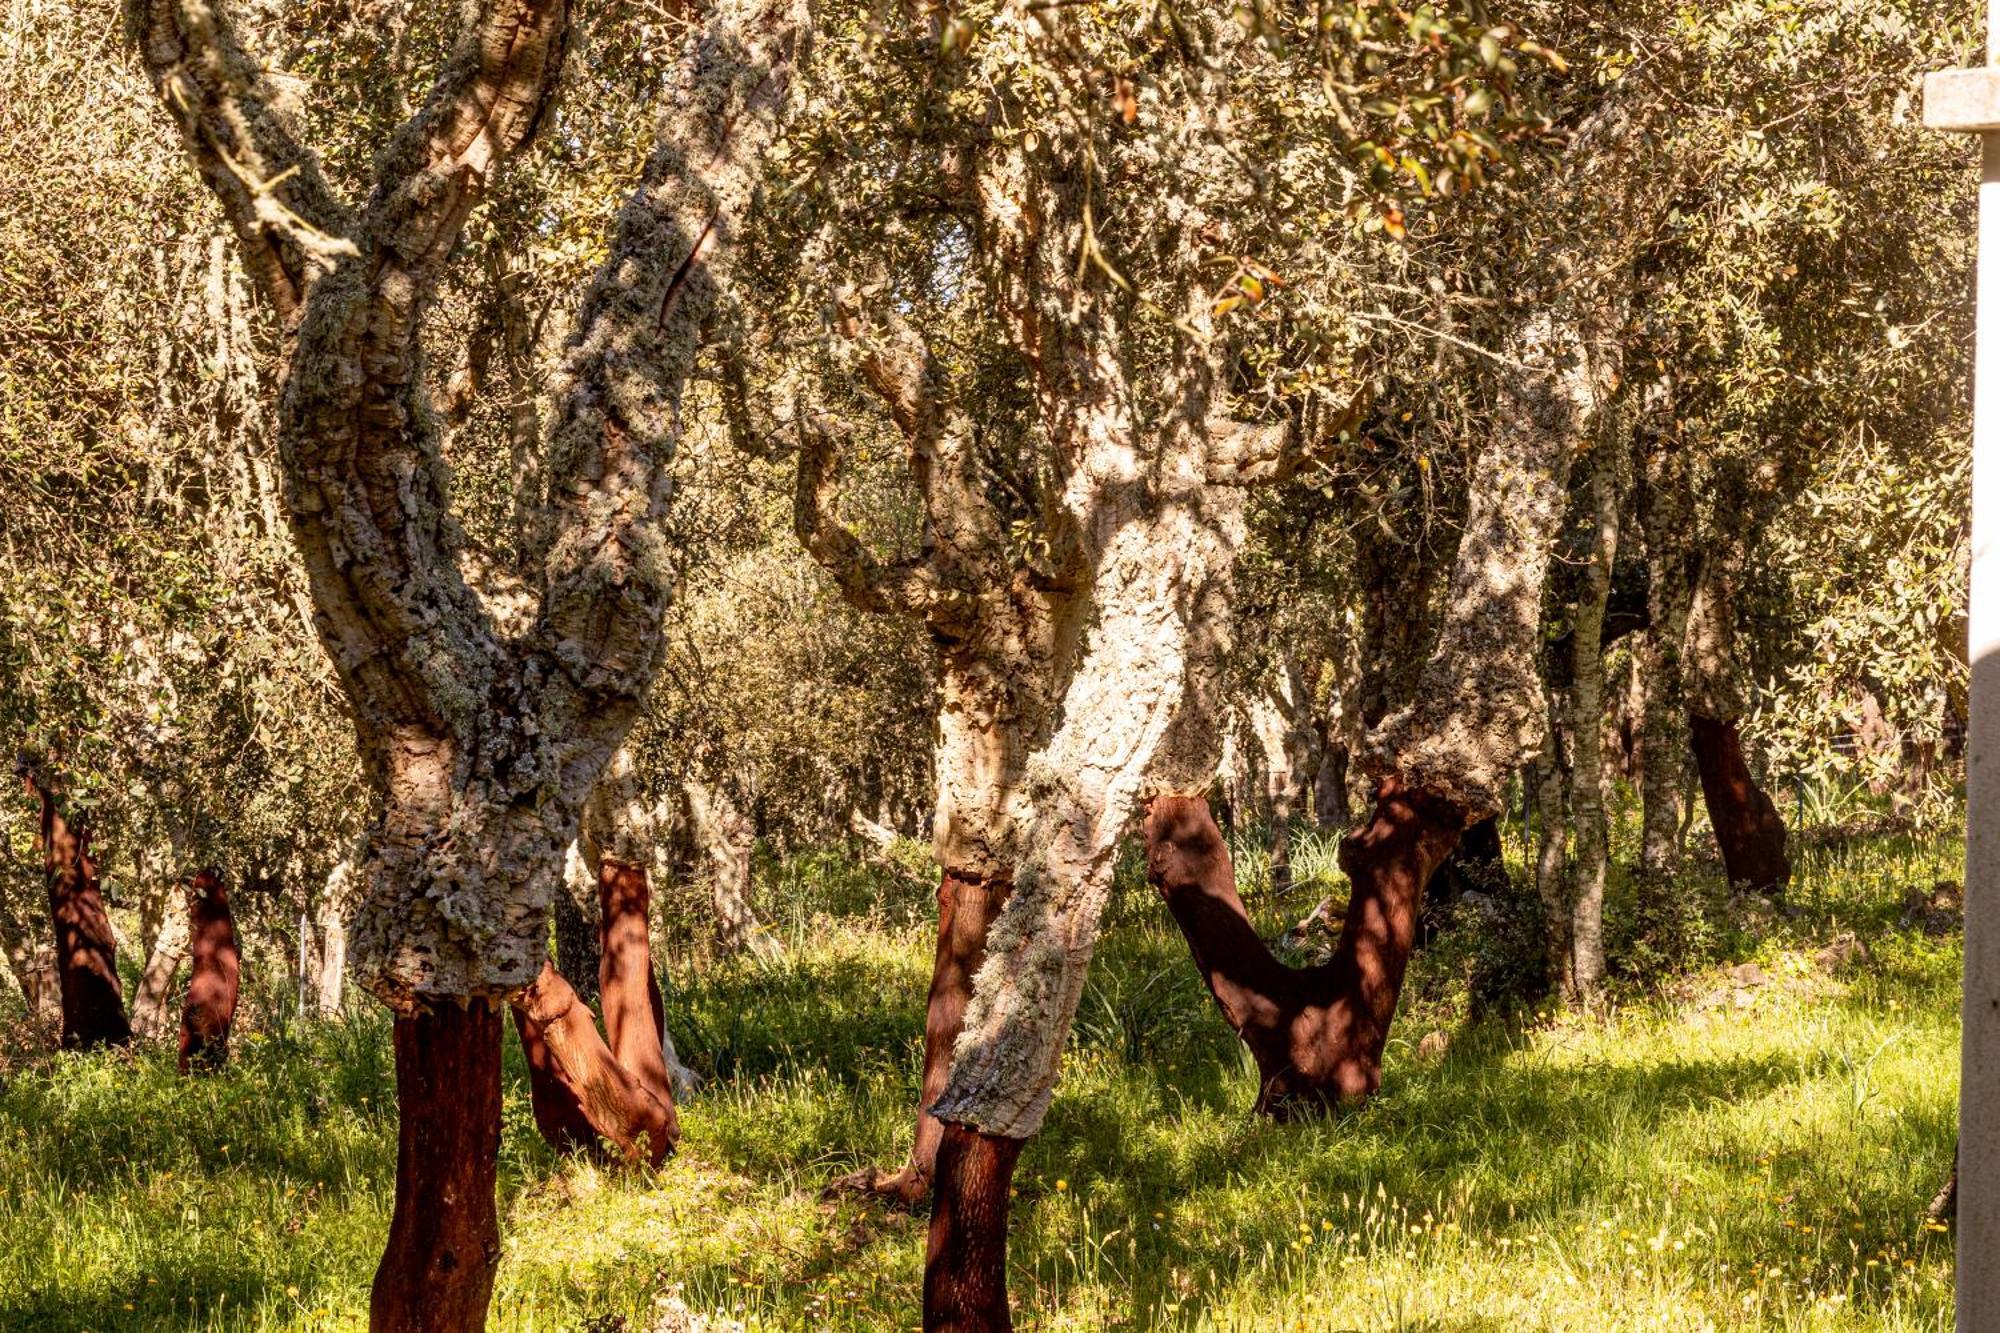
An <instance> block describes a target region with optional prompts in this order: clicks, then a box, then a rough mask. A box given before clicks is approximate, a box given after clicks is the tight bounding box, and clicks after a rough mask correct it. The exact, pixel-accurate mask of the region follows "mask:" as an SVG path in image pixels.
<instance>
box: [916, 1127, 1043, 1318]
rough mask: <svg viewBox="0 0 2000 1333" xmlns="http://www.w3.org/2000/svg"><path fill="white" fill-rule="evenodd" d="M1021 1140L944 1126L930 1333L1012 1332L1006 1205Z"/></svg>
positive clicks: (930, 1253)
mask: <svg viewBox="0 0 2000 1333" xmlns="http://www.w3.org/2000/svg"><path fill="white" fill-rule="evenodd" d="M1024 1142H1025V1141H1024V1140H1022V1139H1014V1138H1007V1137H1006V1136H1004V1135H1000V1134H982V1133H980V1132H979V1131H978V1130H976V1129H972V1128H969V1127H968V1126H965V1125H959V1124H946V1125H945V1126H944V1133H943V1136H942V1139H941V1141H940V1143H939V1145H938V1154H937V1170H938V1192H937V1201H936V1204H935V1206H934V1207H933V1208H932V1210H931V1225H930V1236H929V1240H928V1242H927V1243H926V1245H925V1248H924V1330H925V1333H1008V1330H1011V1329H1012V1328H1013V1327H1014V1320H1013V1316H1012V1315H1011V1314H1010V1313H1009V1311H1008V1309H1007V1200H1008V1197H1009V1195H1010V1193H1011V1191H1012V1186H1013V1183H1014V1167H1015V1165H1016V1164H1017V1163H1018V1162H1019V1161H1020V1158H1021V1147H1022V1144H1023V1143H1024Z"/></svg>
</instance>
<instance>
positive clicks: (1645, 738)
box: [1633, 429, 1694, 878]
mask: <svg viewBox="0 0 2000 1333" xmlns="http://www.w3.org/2000/svg"><path fill="white" fill-rule="evenodd" d="M1638 442H1639V446H1640V448H1639V451H1638V456H1639V485H1638V504H1637V505H1636V507H1635V508H1636V511H1637V513H1638V516H1639V525H1640V531H1641V533H1642V534H1643V535H1644V538H1645V543H1646V611H1647V621H1648V624H1647V626H1646V631H1645V633H1644V634H1643V635H1642V636H1641V637H1640V639H1639V641H1638V643H1637V645H1636V646H1635V647H1634V649H1633V666H1634V669H1635V670H1636V671H1637V673H1638V680H1639V689H1640V696H1641V704H1640V722H1639V805H1640V812H1641V813H1640V842H1639V868H1640V870H1641V871H1642V872H1643V873H1644V874H1646V875H1649V876H1652V877H1654V878H1664V877H1666V876H1668V875H1671V874H1672V873H1673V872H1674V871H1675V870H1676V869H1678V868H1679V865H1680V849H1681V834H1680V829H1681V820H1682V817H1683V815H1684V813H1685V811H1684V801H1683V797H1684V796H1685V794H1686V790H1687V766H1688V747H1689V740H1688V725H1687V703H1686V699H1685V693H1686V686H1685V683H1684V681H1683V679H1682V676H1683V672H1682V664H1681V654H1682V652H1683V650H1684V647H1685V644H1686V642H1687V631H1688V607H1689V599H1690V596H1691V593H1692V589H1691V587H1690V579H1689V561H1688V547H1689V545H1690V543H1691V542H1692V541H1693V534H1692V533H1691V532H1690V530H1689V529H1690V526H1691V524H1692V523H1693V519H1694V499H1693V496H1692V494H1691V492H1690V483H1689V481H1688V476H1687V464H1686V460H1685V458H1684V457H1683V456H1682V453H1681V447H1680V443H1679V441H1678V440H1677V439H1676V438H1675V436H1674V435H1673V434H1672V433H1671V432H1668V431H1654V430H1650V429H1642V430H1641V431H1640V433H1639V435H1638Z"/></svg>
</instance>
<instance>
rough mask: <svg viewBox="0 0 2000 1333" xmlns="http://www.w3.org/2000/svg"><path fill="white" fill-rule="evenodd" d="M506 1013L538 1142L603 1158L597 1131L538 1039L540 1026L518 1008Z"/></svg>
mask: <svg viewBox="0 0 2000 1333" xmlns="http://www.w3.org/2000/svg"><path fill="white" fill-rule="evenodd" d="M509 1012H511V1013H512V1014H513V1015H514V1034H515V1035H516V1036H517V1037H519V1038H520V1039H521V1055H522V1057H523V1058H524V1059H525V1060H526V1062H527V1066H528V1107H529V1109H530V1110H531V1111H532V1112H533V1113H534V1117H535V1128H536V1129H537V1130H539V1131H541V1135H542V1141H543V1142H544V1143H547V1144H548V1145H549V1147H551V1148H553V1149H555V1151H556V1152H557V1153H559V1154H561V1155H563V1156H565V1157H566V1156H568V1155H569V1154H571V1153H586V1154H588V1155H590V1156H592V1157H603V1156H604V1147H603V1145H602V1144H601V1143H599V1142H598V1140H597V1130H596V1129H595V1128H593V1127H592V1126H591V1123H590V1117H589V1116H587V1115H585V1114H584V1113H583V1100H582V1098H580V1097H578V1096H577V1094H576V1092H575V1090H574V1089H572V1088H571V1087H570V1086H569V1084H567V1083H565V1082H564V1081H563V1078H562V1074H561V1071H560V1070H559V1069H558V1068H557V1066H556V1061H555V1057H554V1056H553V1055H551V1054H550V1053H549V1044H548V1042H546V1041H545V1040H543V1039H542V1029H541V1025H540V1024H538V1023H536V1022H535V1021H534V1020H533V1019H531V1018H529V1017H528V1016H527V1014H525V1013H524V1012H522V1011H521V1009H519V1008H518V1007H514V1006H510V1007H509Z"/></svg>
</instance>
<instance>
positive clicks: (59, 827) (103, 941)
mask: <svg viewBox="0 0 2000 1333" xmlns="http://www.w3.org/2000/svg"><path fill="white" fill-rule="evenodd" d="M22 777H23V779H24V780H25V782H26V783H27V787H28V794H29V795H30V796H33V797H35V798H37V799H38V800H40V801H41V804H42V817H41V841H42V869H43V871H44V873H45V874H46V876H47V880H48V891H49V918H50V920H52V921H53V922H54V923H55V934H56V979H57V984H58V987H59V988H60V990H61V992H62V1045H63V1049H65V1050H87V1049H89V1048H90V1047H93V1046H124V1045H128V1044H129V1043H130V1042H131V1040H132V1025H131V1023H130V1022H129V1021H128V1020H127V1019H126V1017H125V993H124V990H123V989H122V988H121V987H120V985H119V983H118V946H117V942H116V937H115V936H113V935H112V933H111V919H110V918H109V917H108V916H106V915H105V914H104V897H103V895H102V894H101V893H100V892H99V891H98V884H97V862H96V861H95V860H94V859H93V858H92V857H91V855H90V830H89V829H87V828H79V827H74V826H72V825H71V824H70V823H69V821H68V820H66V819H65V818H63V816H62V813H61V812H60V811H58V810H57V809H56V801H55V794H54V793H53V792H51V791H49V790H47V789H46V788H44V787H43V786H41V784H40V783H39V782H38V781H37V780H36V778H35V776H34V774H32V773H23V774H22Z"/></svg>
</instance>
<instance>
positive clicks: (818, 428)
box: [792, 416, 944, 616]
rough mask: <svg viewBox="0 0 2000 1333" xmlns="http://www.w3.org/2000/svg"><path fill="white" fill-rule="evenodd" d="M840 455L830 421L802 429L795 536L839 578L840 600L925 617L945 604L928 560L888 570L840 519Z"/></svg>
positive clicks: (805, 420)
mask: <svg viewBox="0 0 2000 1333" xmlns="http://www.w3.org/2000/svg"><path fill="white" fill-rule="evenodd" d="M838 479H839V453H838V450H837V448H836V446H835V444H834V438H833V432H832V431H831V430H830V429H828V427H827V425H826V423H825V422H824V421H821V420H818V419H816V418H813V417H810V416H805V417H802V419H801V421H800V423H799V470H798V484H797V487H796V488H795V489H794V490H793V492H792V530H793V531H794V532H796V533H797V534H798V538H799V543H800V544H801V545H802V546H804V547H805V548H806V553H807V554H808V555H810V556H812V558H813V559H814V560H815V561H817V562H818V564H819V566H820V568H822V569H824V570H825V571H826V572H827V573H829V574H831V575H832V576H833V581H834V582H835V583H836V584H837V585H839V587H840V595H841V596H842V597H844V598H846V599H847V602H848V604H849V605H850V606H853V607H854V608H855V609H856V610H859V611H868V612H871V613H873V614H876V615H899V616H923V615H925V614H927V613H928V612H929V611H930V610H931V608H932V607H934V606H936V605H937V604H938V603H940V602H941V601H942V600H943V598H944V589H943V587H942V585H941V584H940V582H939V580H938V578H937V575H936V573H935V572H934V571H933V570H932V569H931V567H930V561H929V559H928V558H927V557H925V556H919V557H916V558H915V559H910V560H899V561H896V562H894V563H892V564H886V565H885V564H883V563H882V562H881V561H879V560H877V559H876V558H875V557H874V556H872V555H870V554H869V553H868V548H867V547H866V546H865V545H863V544H862V541H861V539H860V538H859V537H857V536H855V535H854V533H853V532H852V531H850V530H849V529H848V528H847V527H846V526H845V525H844V524H842V523H841V521H840V520H839V519H838V518H836V517H835V516H834V513H833V506H834V496H835V493H836V490H837V485H836V483H837V482H838Z"/></svg>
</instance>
